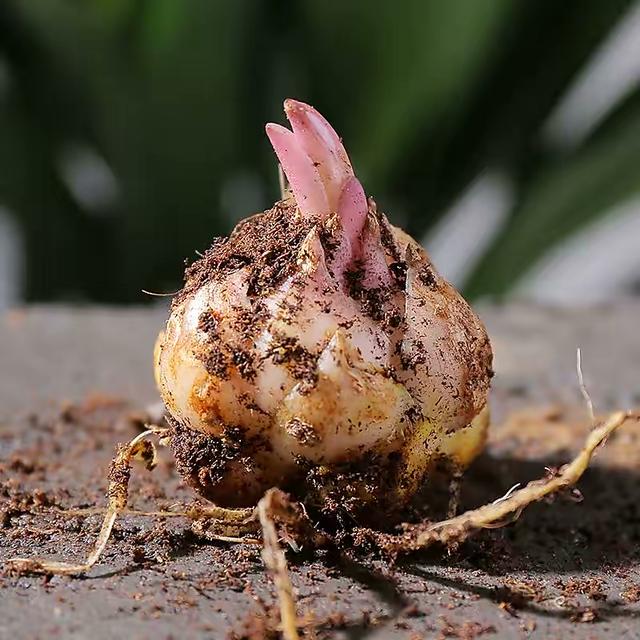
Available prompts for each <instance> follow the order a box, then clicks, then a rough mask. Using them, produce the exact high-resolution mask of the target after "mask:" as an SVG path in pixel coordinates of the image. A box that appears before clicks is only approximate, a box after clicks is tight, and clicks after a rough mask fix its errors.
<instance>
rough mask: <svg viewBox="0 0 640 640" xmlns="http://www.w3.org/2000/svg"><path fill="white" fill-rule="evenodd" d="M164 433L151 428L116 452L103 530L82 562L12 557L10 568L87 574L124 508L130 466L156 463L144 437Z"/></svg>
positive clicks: (57, 573)
mask: <svg viewBox="0 0 640 640" xmlns="http://www.w3.org/2000/svg"><path fill="white" fill-rule="evenodd" d="M167 432H168V430H167V429H163V428H160V427H151V428H150V429H148V430H147V431H144V432H143V433H140V434H138V435H137V436H136V437H135V438H133V440H131V441H129V442H128V443H127V444H124V445H120V446H119V447H118V453H117V454H116V457H115V458H114V459H113V461H112V462H111V467H110V469H109V488H108V490H107V498H108V504H107V510H106V513H105V516H104V520H103V521H102V527H101V528H100V533H99V534H98V539H97V540H96V543H95V545H94V547H93V551H92V552H91V553H90V554H89V557H88V558H87V559H86V560H85V561H84V562H83V563H80V564H74V563H70V562H59V561H56V560H47V559H44V558H11V559H9V560H8V561H7V563H8V565H9V569H10V570H13V571H16V572H18V573H46V574H51V575H77V574H80V573H85V572H86V571H89V569H91V567H93V565H94V564H95V563H96V562H97V561H98V559H99V558H100V556H101V555H102V552H103V551H104V549H105V547H106V546H107V542H108V541H109V536H110V535H111V530H112V529H113V525H114V523H115V521H116V518H117V517H118V515H119V514H121V513H122V512H123V511H124V510H125V509H126V507H127V498H128V494H129V491H128V489H129V478H130V476H131V463H132V462H133V461H134V460H139V461H141V462H143V463H144V464H145V466H146V468H147V469H148V470H149V471H151V470H152V469H153V468H154V467H155V466H156V462H157V460H156V449H155V447H154V446H153V443H151V442H150V441H149V440H148V439H147V438H149V437H150V436H154V435H155V436H160V437H162V436H164V435H166V434H167Z"/></svg>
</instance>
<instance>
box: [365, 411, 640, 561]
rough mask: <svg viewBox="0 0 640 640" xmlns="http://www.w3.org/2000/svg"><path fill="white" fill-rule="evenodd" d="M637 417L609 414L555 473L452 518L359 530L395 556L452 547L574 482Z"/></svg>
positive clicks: (513, 516)
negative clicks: (394, 532) (387, 531)
mask: <svg viewBox="0 0 640 640" xmlns="http://www.w3.org/2000/svg"><path fill="white" fill-rule="evenodd" d="M639 419H640V416H639V415H637V414H632V413H626V412H618V413H614V414H612V415H611V416H610V417H609V418H608V419H607V420H606V421H605V422H603V423H602V424H600V425H599V426H596V427H595V428H594V429H593V430H592V431H591V433H590V434H589V436H588V438H587V441H586V443H585V445H584V447H583V449H582V451H580V453H579V454H578V455H577V456H576V457H575V458H574V459H573V460H572V461H571V462H570V463H569V464H566V465H565V466H564V467H562V468H561V469H560V470H559V471H558V472H557V473H554V474H551V475H549V476H548V477H546V478H542V479H539V480H533V481H532V482H529V484H527V485H526V486H525V487H523V488H522V489H518V490H515V491H514V490H513V489H514V488H513V487H512V489H510V490H509V492H508V493H507V494H506V495H505V496H503V497H502V498H500V499H498V500H496V501H495V502H492V503H491V504H487V505H484V506H482V507H479V508H478V509H473V510H472V511H467V512H466V513H463V514H462V515H460V516H458V517H456V518H450V519H448V520H443V521H442V522H436V523H433V524H431V525H429V526H428V527H426V528H424V527H416V528H415V529H413V530H408V531H407V532H406V533H404V534H402V535H399V536H385V535H382V534H377V533H376V532H373V531H370V530H368V531H365V532H363V534H362V537H363V538H364V539H368V540H370V541H373V542H375V543H377V544H378V545H379V546H380V548H381V549H382V550H384V551H385V552H386V553H388V554H389V555H391V556H392V557H395V556H397V555H398V554H400V553H403V552H411V551H417V550H419V549H425V548H427V547H429V546H431V545H432V544H434V543H441V544H444V545H446V546H449V547H451V546H455V545H457V544H459V543H461V542H463V541H464V540H466V539H467V538H469V537H470V536H471V535H472V534H473V533H475V532H476V531H479V530H480V529H496V528H499V527H503V526H505V525H507V524H510V523H511V522H514V521H515V520H517V519H518V518H519V517H520V514H521V513H522V511H523V510H524V509H525V508H526V507H527V506H529V505H530V504H533V503H534V502H538V501H539V500H542V499H543V498H545V497H547V496H550V495H551V494H554V493H557V492H560V491H563V490H565V489H568V488H570V487H572V486H573V485H575V484H576V483H577V482H578V480H579V479H580V477H581V476H582V474H583V473H584V472H585V470H586V469H587V467H588V465H589V462H590V461H591V457H592V456H593V453H594V451H595V450H596V449H597V448H598V447H599V446H600V445H601V444H603V443H604V442H605V440H606V439H607V437H608V436H609V435H611V434H612V433H613V432H614V431H615V430H616V429H618V428H619V427H621V426H622V425H623V424H624V423H625V422H627V421H628V420H639Z"/></svg>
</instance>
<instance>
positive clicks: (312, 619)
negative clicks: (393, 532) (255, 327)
mask: <svg viewBox="0 0 640 640" xmlns="http://www.w3.org/2000/svg"><path fill="white" fill-rule="evenodd" d="M482 315H483V317H484V319H485V320H486V322H487V326H488V329H489V332H490V334H491V335H492V339H493V342H494V348H495V352H496V373H497V375H496V380H495V391H494V394H493V408H494V415H495V418H494V423H495V424H494V426H493V429H492V432H491V440H490V444H489V447H488V450H487V453H486V454H485V455H483V456H482V457H481V458H480V459H479V460H478V461H477V462H476V463H475V464H474V465H473V466H472V468H471V470H470V471H469V472H468V474H467V476H466V478H465V482H464V489H463V493H462V503H463V506H464V507H466V508H469V507H474V506H477V505H480V504H483V503H485V502H488V501H491V500H494V499H496V498H497V497H499V496H501V495H503V494H504V493H505V492H506V491H507V490H508V489H509V488H510V487H512V486H513V485H514V484H516V483H518V482H520V483H524V482H526V481H527V480H530V479H533V478H536V477H540V476H541V475H543V474H544V467H545V466H553V465H558V464H561V463H563V462H565V461H567V460H568V459H569V458H570V457H571V454H572V453H575V452H577V451H578V450H579V449H580V447H581V445H582V443H583V439H584V436H585V434H586V432H587V422H588V421H587V418H586V412H585V409H584V406H583V404H581V401H580V395H579V393H578V391H577V384H576V376H575V366H574V362H575V348H576V347H577V346H581V347H582V350H583V367H584V371H585V377H586V380H587V383H588V384H589V387H590V390H591V393H592V395H593V399H594V401H595V403H596V409H598V410H600V411H601V412H606V411H608V410H611V409H618V408H621V409H625V408H631V407H633V406H636V407H637V406H638V405H640V397H638V393H639V392H640V390H639V389H638V386H637V380H638V370H639V369H640V343H639V342H638V340H637V330H636V327H637V326H638V321H639V320H640V307H639V306H633V305H629V304H625V305H622V304H621V305H618V306H616V307H614V308H607V309H598V310H595V311H593V312H590V313H588V314H587V313H584V312H582V311H581V312H578V311H576V312H569V311H563V312H559V311H550V310H544V309H540V308H537V307H522V306H520V307H517V306H516V307H506V308H501V309H498V308H490V309H485V310H484V313H483V314H482ZM164 317H165V312H164V311H149V310H144V311H113V310H84V311H67V310H64V309H32V310H27V311H24V312H22V311H20V312H12V313H10V314H8V315H5V316H4V317H2V318H1V319H0V352H1V353H2V369H1V371H0V375H1V378H0V561H4V560H5V559H6V558H9V557H11V556H14V555H21V556H29V555H47V556H54V557H56V558H58V559H64V560H80V559H82V558H84V556H85V554H86V552H87V550H88V549H89V548H90V546H91V544H92V543H93V541H94V538H95V534H96V532H97V529H98V527H99V523H100V519H101V516H100V514H96V515H90V516H73V517H71V516H68V515H65V516H62V515H60V514H58V513H56V511H57V510H59V509H72V508H84V507H94V506H103V505H104V504H105V500H104V491H105V486H106V471H107V468H108V465H109V462H110V460H111V457H112V455H113V452H114V450H115V445H116V443H117V442H121V441H125V440H127V439H129V438H131V437H132V436H134V435H135V434H136V433H137V432H139V430H140V429H141V428H142V425H143V423H144V421H145V420H148V419H149V418H150V417H153V416H150V415H149V407H150V406H151V405H152V404H153V403H154V402H155V401H157V396H156V394H155V391H154V388H153V381H152V379H151V378H152V376H151V349H152V345H153V340H154V337H155V333H156V332H157V330H158V328H159V327H160V326H161V325H162V322H163V320H164ZM151 413H153V411H151ZM639 475H640V430H639V429H638V428H637V427H636V426H634V425H631V424H630V425H627V426H626V427H624V428H623V429H622V430H621V431H620V432H619V433H618V434H616V435H615V436H613V437H612V438H610V440H609V442H608V444H607V446H606V448H605V449H603V450H601V451H599V452H598V454H597V456H596V459H595V462H594V464H593V466H592V468H591V469H589V470H588V471H587V473H586V474H585V477H584V478H583V479H582V481H581V482H580V485H579V489H580V492H581V494H582V497H583V499H582V501H581V502H578V501H577V499H578V498H579V496H577V495H573V496H571V495H568V496H565V497H560V498H557V499H556V500H555V501H554V503H553V504H538V505H534V506H533V507H531V508H530V509H528V510H527V511H526V512H525V513H524V514H523V516H522V517H521V518H520V520H519V521H518V522H516V523H515V524H513V525H510V526H508V527H506V528H505V529H500V530H493V531H486V532H484V533H482V534H480V535H478V536H476V537H474V538H473V539H472V540H470V541H469V542H467V543H465V544H464V545H462V546H461V547H460V548H459V549H458V550H457V551H456V552H454V553H452V554H451V555H448V554H447V553H446V551H443V550H441V549H439V548H434V549H431V550H429V552H428V553H423V554H419V555H416V556H413V557H411V558H407V559H404V560H402V561H400V562H399V563H398V564H397V565H396V566H393V567H390V566H388V565H387V564H386V563H384V562H382V561H380V560H376V559H371V558H367V557H362V556H358V555H355V556H353V557H351V558H347V557H346V556H344V555H342V556H340V555H338V554H336V553H330V552H326V551H323V552H317V553H312V552H310V551H305V550H303V551H302V552H301V553H300V554H293V553H290V554H289V561H290V565H291V574H292V580H293V582H294V585H295V587H296V589H297V591H298V603H299V610H300V613H301V614H302V615H303V616H305V620H306V621H307V622H308V624H309V625H312V626H313V631H311V629H310V628H309V629H308V634H309V636H310V637H314V636H313V633H315V637H320V638H493V637H501V638H521V637H534V638H551V637H563V638H574V637H575V638H601V637H612V638H635V637H637V634H638V631H637V629H638V628H639V626H640V501H639V500H638V498H639V497H640V489H639V487H640V477H639ZM434 492H435V494H436V495H435V499H434V503H435V507H434V509H435V511H434V516H438V517H441V516H442V510H443V504H444V501H443V496H442V494H441V492H438V491H437V490H436V489H435V488H434ZM195 499H196V497H195V494H194V493H193V492H192V491H191V490H190V489H188V488H187V487H185V486H184V485H183V484H182V482H181V481H180V479H179V477H178V475H177V473H176V472H175V469H174V466H173V462H172V459H171V456H170V452H169V451H167V450H161V462H160V464H159V465H158V467H157V469H156V470H155V471H154V472H153V473H148V472H146V471H145V470H144V469H142V468H138V467H136V469H135V470H134V473H133V479H132V483H131V499H130V506H131V507H132V508H136V509H142V510H157V509H166V508H168V507H170V506H171V505H173V504H175V503H177V502H183V503H184V502H190V501H193V500H195ZM438 509H441V512H440V513H438V512H437V510H438ZM274 604H275V602H274V594H273V590H272V584H271V582H270V580H269V578H268V577H267V576H266V574H265V573H264V570H263V566H262V562H261V559H260V554H259V548H258V547H253V546H241V545H231V544H227V543H219V544H217V543H216V544H212V543H203V542H201V541H200V540H199V539H197V538H196V537H195V536H194V535H193V534H192V533H191V532H190V531H189V525H188V523H187V522H186V521H184V520H181V519H177V518H176V519H170V520H162V519H159V518H150V517H140V516H133V515H129V516H125V517H123V518H122V519H121V520H119V521H118V522H117V524H116V526H115V533H114V536H113V538H112V540H111V542H110V543H109V545H108V547H107V550H106V553H105V555H104V557H103V558H102V560H101V562H100V563H99V564H98V566H96V567H95V568H94V569H93V570H92V571H91V572H90V573H89V575H88V576H87V577H84V578H66V577H53V578H44V577H15V576H11V575H7V574H2V577H0V637H2V638H4V637H19V638H55V637H60V638H85V637H88V636H89V635H90V636H91V637H92V638H94V639H95V640H97V639H100V638H112V637H127V638H135V639H137V638H140V639H142V638H156V639H160V638H176V637H180V638H268V637H277V636H276V635H270V633H271V632H270V631H269V629H270V628H272V626H273V624H274V621H275V620H276V618H277V614H276V611H275V609H274Z"/></svg>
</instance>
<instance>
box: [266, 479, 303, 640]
mask: <svg viewBox="0 0 640 640" xmlns="http://www.w3.org/2000/svg"><path fill="white" fill-rule="evenodd" d="M283 497H284V496H283V494H282V492H281V491H279V490H278V489H269V491H267V492H266V493H265V494H264V497H263V498H262V499H261V500H260V502H258V518H259V519H260V524H261V526H262V538H263V541H264V548H263V549H262V560H263V562H264V564H265V566H266V567H267V569H269V571H270V572H271V574H272V576H273V581H274V583H275V586H276V591H277V592H278V600H279V603H280V623H281V627H282V629H281V630H282V636H283V638H284V639H285V640H298V638H299V635H298V624H297V614H296V602H295V598H294V595H293V586H292V584H291V579H290V578H289V571H288V570H287V560H286V558H285V555H284V551H283V550H282V549H281V548H280V544H279V542H278V533H277V531H276V526H275V523H274V515H275V514H276V513H278V512H280V513H282V512H283V511H284V510H285V509H286V503H285V501H284V500H283Z"/></svg>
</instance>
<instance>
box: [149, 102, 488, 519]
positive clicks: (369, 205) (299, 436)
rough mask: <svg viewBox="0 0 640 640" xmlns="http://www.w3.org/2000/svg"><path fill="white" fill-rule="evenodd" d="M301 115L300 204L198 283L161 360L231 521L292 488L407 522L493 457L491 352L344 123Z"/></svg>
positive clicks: (220, 255) (212, 256) (223, 251)
mask: <svg viewBox="0 0 640 640" xmlns="http://www.w3.org/2000/svg"><path fill="white" fill-rule="evenodd" d="M285 111H286V114H287V117H288V119H289V122H290V123H291V126H292V130H289V129H286V128H284V127H281V126H279V125H276V124H268V125H267V127H266V131H267V135H268V137H269V139H270V141H271V144H272V145H273V148H274V149H275V152H276V154H277V156H278V159H279V161H280V164H281V166H282V168H283V170H284V172H285V174H286V176H287V179H288V181H289V185H290V189H291V192H290V194H289V195H288V197H286V198H285V199H284V200H282V201H280V202H277V203H276V204H275V205H274V206H273V208H272V209H270V210H268V211H265V212H264V213H259V214H256V215H253V216H250V217H249V218H247V219H245V220H243V221H242V222H240V223H239V224H238V225H237V227H236V228H235V229H234V230H233V232H232V233H231V235H230V236H229V237H228V238H224V239H217V240H216V241H214V243H213V246H212V247H211V248H210V249H209V250H208V251H207V252H206V253H205V255H204V257H203V258H202V259H200V260H199V261H197V262H195V263H194V264H192V265H191V266H190V267H188V268H187V271H186V274H185V285H184V288H183V289H182V291H181V292H180V293H179V294H178V295H177V296H176V298H175V299H174V301H173V305H172V310H171V316H170V318H169V320H168V323H167V327H166V330H165V331H164V332H163V333H162V334H161V335H160V336H159V339H158V342H157V345H156V358H155V368H156V379H157V382H158V386H159V388H160V392H161V394H162V397H163V399H164V402H165V404H166V406H167V409H168V411H169V413H170V414H171V417H172V422H173V425H174V435H173V437H172V446H173V449H174V453H175V456H176V460H177V464H178V469H179V470H180V472H181V473H182V474H183V476H184V477H185V479H186V480H187V482H189V484H191V486H193V487H194V488H195V489H196V490H197V491H199V492H200V493H201V494H202V495H204V496H205V497H207V498H208V499H210V500H212V501H214V502H215V503H217V504H219V505H221V506H247V505H253V504H255V503H256V502H257V500H258V499H259V498H260V497H261V496H262V494H263V493H264V491H265V490H267V489H268V488H270V487H272V486H277V487H280V488H282V489H285V490H288V491H291V492H292V493H294V495H296V496H297V497H299V498H304V497H305V495H307V496H308V495H310V494H313V495H315V496H316V501H317V502H318V503H320V504H322V503H323V501H325V502H326V501H327V499H328V498H329V497H330V496H332V495H337V494H335V493H334V492H335V491H338V492H342V493H341V494H340V495H343V496H346V495H347V494H348V495H349V496H350V497H349V500H350V501H351V502H350V504H351V505H352V506H351V507H349V509H350V510H351V511H352V512H353V513H356V512H360V511H363V510H366V509H367V507H368V506H370V505H372V504H374V503H375V504H376V505H377V506H378V507H380V506H381V505H387V506H389V505H392V506H394V507H400V506H402V505H403V504H405V503H406V501H407V500H408V499H409V498H410V497H411V496H412V495H413V493H414V492H415V491H416V489H417V488H418V487H419V486H420V485H421V484H422V483H423V482H424V480H425V478H426V476H427V475H428V473H429V471H430V470H431V469H432V468H433V466H434V464H435V463H436V462H438V460H441V459H445V460H446V461H448V462H449V463H451V464H452V465H454V466H455V467H458V468H460V469H462V468H464V467H465V466H466V465H468V464H469V462H470V461H471V460H472V459H473V457H474V456H475V455H477V453H478V452H479V451H480V450H481V449H482V446H483V444H484V438H485V432H486V427H487V420H486V411H485V407H486V401H487V394H488V390H489V381H490V378H491V358H492V356H491V347H490V344H489V340H488V338H487V335H486V332H485V330H484V327H483V326H482V324H481V322H480V321H479V319H478V318H477V316H476V315H475V314H474V312H473V311H472V310H471V309H470V307H469V306H468V305H467V303H466V302H465V301H464V300H463V299H462V297H461V296H460V295H459V294H458V293H457V291H456V290H455V289H454V288H453V287H452V286H451V285H450V284H448V283H447V282H446V281H445V280H443V279H442V277H441V276H440V275H439V274H438V272H437V271H436V270H435V268H434V266H433V265H432V264H431V262H430V261H429V258H428V256H427V254H426V252H425V251H424V250H423V249H422V247H421V246H420V245H419V244H418V243H417V242H415V240H413V239H412V238H411V237H409V236H408V235H407V234H406V233H404V232H403V231H402V230H400V229H398V228H397V227H394V226H392V225H391V224H390V223H389V221H388V220H387V218H386V216H385V215H384V214H382V213H380V212H379V211H378V210H377V209H376V205H375V203H374V201H373V200H372V199H367V198H366V196H365V193H364V191H363V188H362V186H361V184H360V182H359V181H358V179H357V178H356V177H355V175H354V172H353V168H352V166H351V162H350V160H349V157H348V156H347V154H346V152H345V150H344V147H343V146H342V143H341V141H340V138H339V137H338V136H337V134H336V132H335V131H334V130H333V128H332V127H331V126H330V125H329V124H328V123H327V121H326V120H325V119H324V118H323V117H322V116H321V115H320V114H319V113H318V112H317V111H316V110H315V109H313V108H312V107H310V106H308V105H306V104H304V103H301V102H297V101H294V100H287V101H286V102H285ZM344 499H345V500H346V498H344ZM345 508H346V507H345Z"/></svg>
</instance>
